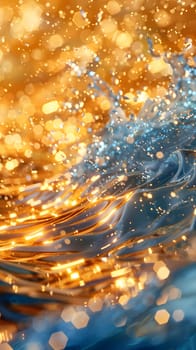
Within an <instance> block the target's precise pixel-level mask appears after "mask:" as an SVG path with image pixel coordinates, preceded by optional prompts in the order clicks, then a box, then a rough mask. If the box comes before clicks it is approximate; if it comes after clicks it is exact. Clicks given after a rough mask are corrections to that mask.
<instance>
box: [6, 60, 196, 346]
mask: <svg viewBox="0 0 196 350" xmlns="http://www.w3.org/2000/svg"><path fill="white" fill-rule="evenodd" d="M170 64H171V65H172V68H173V71H174V75H173V81H172V84H171V86H170V88H169V90H168V95H167V96H165V97H164V98H163V99H162V100H160V99H159V100H156V101H151V100H148V101H147V102H146V103H145V105H144V107H143V109H142V110H141V111H140V113H139V115H138V116H137V118H134V117H133V116H125V115H124V113H123V110H122V109H121V106H120V102H119V100H118V96H115V95H114V94H113V93H112V91H111V90H110V88H108V87H107V86H106V87H105V85H104V94H108V96H109V98H110V99H111V101H112V105H113V107H112V109H111V111H110V120H109V122H108V124H107V125H106V127H105V129H104V130H103V131H102V133H100V134H99V135H97V136H96V138H95V141H94V142H93V143H92V144H91V145H89V147H88V150H87V154H86V156H85V158H84V159H83V161H82V162H81V163H80V164H79V165H77V166H76V167H75V168H73V169H72V171H71V176H72V183H77V185H78V186H80V187H81V188H84V189H83V192H82V198H83V199H84V204H83V206H80V207H78V209H77V208H76V210H75V211H74V212H73V211H72V212H70V213H71V214H69V213H67V212H66V211H65V212H63V211H62V212H61V214H60V215H59V218H55V219H51V220H55V221H54V222H55V230H53V231H52V230H51V228H52V227H53V226H52V224H50V222H49V221H47V230H48V235H49V236H51V235H53V237H55V236H56V237H57V238H56V240H55V242H53V243H51V245H49V246H45V247H43V246H40V244H37V245H34V246H33V247H30V246H29V247H26V248H24V247H16V248H14V249H13V251H14V252H15V254H19V253H20V251H23V252H24V249H26V254H28V256H29V254H30V255H31V254H37V253H38V252H39V253H40V254H41V258H40V257H39V262H40V261H41V262H42V263H43V265H41V264H40V267H39V271H38V270H36V269H35V270H33V269H29V266H28V265H26V266H25V264H23V265H22V266H21V265H19V266H18V265H17V264H14V265H13V264H12V265H9V264H8V265H7V266H6V263H5V262H1V265H0V269H1V271H9V272H10V273H11V274H12V275H15V276H17V274H18V275H19V274H20V278H21V276H22V279H23V282H25V281H27V282H26V283H27V284H28V283H29V281H31V282H32V281H33V282H34V284H32V288H35V291H36V292H35V293H34V294H33V293H29V291H28V292H26V291H25V288H23V289H21V290H22V292H21V293H18V294H13V293H12V291H10V289H9V291H8V290H6V288H7V285H6V283H5V282H3V281H2V286H1V291H0V292H1V294H0V312H1V315H3V318H4V319H5V320H8V321H10V322H16V323H18V325H19V327H18V330H17V333H16V335H15V336H14V339H13V340H12V341H10V345H11V346H12V347H13V349H28V350H30V349H31V350H37V349H38V350H46V349H51V347H50V345H49V343H50V341H51V336H52V335H53V334H55V333H57V335H58V334H59V337H58V339H59V344H57V345H56V348H55V347H54V348H55V349H59V350H60V349H64V348H66V349H69V350H79V349H80V350H84V349H91V350H100V349H113V350H120V349H122V350H126V349H139V350H142V349H145V350H150V349H168V350H174V349H175V350H193V349H196V335H195V334H196V253H195V248H196V215H194V208H195V207H196V191H195V185H196V167H195V154H196V79H195V78H196V68H193V67H190V66H189V65H188V64H187V62H186V60H185V59H184V58H183V56H174V57H173V58H172V59H171V60H170ZM89 75H90V76H91V77H92V86H91V88H94V89H95V90H96V91H97V93H98V94H102V93H103V90H102V87H103V84H104V82H103V81H101V80H100V79H99V77H97V76H96V75H95V74H93V73H92V72H91V73H89ZM130 139H131V140H132V141H131V142H130ZM158 152H161V156H160V153H158ZM62 176H63V174H62ZM91 179H93V180H92V181H90V180H91ZM94 193H96V195H95V194H94ZM95 196H96V201H95V202H94V199H95ZM125 198H126V200H125ZM45 200H46V199H45ZM46 201H47V200H46ZM89 203H90V205H89ZM93 203H95V204H93ZM113 209H115V210H113ZM107 216H108V220H103V219H104V218H107ZM98 217H99V220H98V219H97V218H98ZM109 224H110V225H109ZM45 225H46V223H45ZM62 229H63V230H64V231H65V234H64V236H63V237H62V236H61V237H59V236H58V234H59V232H60V231H61V230H62ZM65 237H66V239H69V243H70V244H69V245H67V244H66V243H65ZM114 237H115V238H116V239H115V240H114ZM184 237H185V238H184ZM38 243H39V242H38ZM58 244H59V245H58ZM151 250H152V251H151ZM56 253H58V254H56ZM152 253H153V254H155V255H156V258H155V259H157V260H158V261H160V260H161V261H164V263H165V264H166V266H167V268H168V269H169V271H170V274H169V277H168V278H167V279H165V280H163V281H160V280H159V278H157V276H156V274H155V272H154V270H153V264H154V263H153V261H152V260H150V256H151V254H152ZM44 254H45V255H44ZM83 257H84V258H85V259H86V260H87V261H88V264H86V265H85V266H84V267H82V268H81V271H80V272H81V274H84V275H85V273H88V271H89V266H94V264H95V263H96V262H97V261H98V262H100V261H101V263H103V264H104V266H103V269H104V273H103V275H102V277H100V276H98V275H97V276H96V274H95V275H92V278H91V279H90V280H88V283H86V284H85V286H84V287H82V286H77V285H74V287H73V288H72V287H71V286H70V287H69V286H67V285H66V283H65V285H64V287H63V288H60V287H59V286H57V287H55V288H56V289H55V292H54V294H53V295H51V296H48V297H44V296H42V295H41V294H40V292H38V289H39V288H38V286H39V284H41V282H43V281H44V280H45V279H46V277H45V275H44V273H45V271H46V270H45V265H44V264H50V263H52V262H53V261H54V259H55V261H56V262H57V263H59V262H62V263H65V262H66V261H69V262H70V261H72V260H73V261H75V260H76V259H81V258H83ZM104 258H106V260H104ZM31 263H32V261H31ZM35 264H36V259H35ZM117 265H118V267H116V266H117ZM42 266H43V270H42ZM17 269H18V270H17ZM114 269H119V270H120V269H125V270H123V271H125V272H124V273H123V275H122V276H123V277H125V281H126V279H128V278H129V277H130V276H132V277H133V278H134V279H135V280H136V281H138V280H140V278H141V279H142V274H143V273H144V272H145V273H146V276H147V278H146V281H145V283H144V285H143V287H142V288H141V290H139V289H137V291H134V287H132V286H131V287H130V286H127V285H126V286H125V287H123V288H124V289H123V290H122V289H121V290H120V291H116V290H115V292H114V291H113V289H112V283H113V281H112V277H111V271H113V270H114ZM29 271H30V272H29ZM86 271H87V272H86ZM18 283H19V285H20V283H21V285H23V286H24V284H25V283H22V282H21V281H20V280H19V281H18ZM59 283H60V282H59ZM136 284H137V283H136ZM138 288H139V287H138ZM172 288H175V290H178V291H180V295H179V296H178V297H174V298H172V297H171V298H170V297H169V295H170V294H169V293H170V292H171V290H172ZM125 292H126V293H128V295H129V298H128V301H127V303H126V305H125V306H124V305H121V304H120V303H119V302H117V301H116V302H115V300H117V299H115V296H116V295H118V297H120V295H121V294H122V295H123V293H125ZM97 293H98V294H99V298H101V295H102V296H103V306H102V308H101V310H98V311H97V312H93V311H92V310H91V308H89V306H88V300H89V299H90V298H91V297H92V296H93V295H97ZM115 293H116V294H115ZM111 295H114V299H115V300H112V301H111V299H112V296H111ZM163 295H167V296H168V297H167V298H166V300H165V301H164V303H163V304H161V305H158V304H159V303H158V300H159V298H160V296H163ZM24 305H33V307H35V308H36V307H37V308H40V310H41V311H40V312H39V313H38V314H37V313H36V316H34V317H33V316H32V312H26V309H25V308H24ZM40 305H42V306H43V305H47V306H46V307H45V308H44V307H41V306H40ZM48 305H50V306H48ZM70 306H71V307H73V310H74V311H73V310H72V312H73V313H74V312H76V313H80V312H85V315H87V320H88V321H87V325H86V326H85V327H82V328H81V329H77V327H75V326H74V324H73V322H71V321H70V320H68V321H65V320H64V319H63V318H62V311H63V310H65V311H64V312H65V313H68V311H66V310H69V307H70ZM67 308H68V309H67ZM163 309H164V310H166V311H167V313H168V314H169V319H168V322H167V323H165V324H164V325H159V324H158V323H157V322H156V321H155V315H156V313H157V311H158V310H163ZM176 310H177V311H179V310H180V315H183V317H182V319H180V320H177V321H176V319H175V317H174V315H175V311H176ZM79 315H80V314H79ZM58 332H63V333H64V335H65V336H66V342H65V337H62V333H58ZM65 343H66V344H65ZM0 348H1V347H0Z"/></svg>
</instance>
